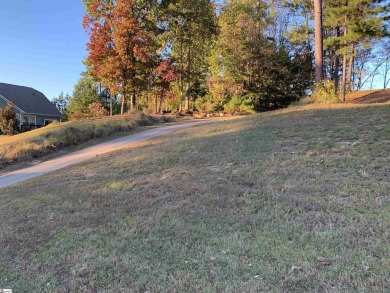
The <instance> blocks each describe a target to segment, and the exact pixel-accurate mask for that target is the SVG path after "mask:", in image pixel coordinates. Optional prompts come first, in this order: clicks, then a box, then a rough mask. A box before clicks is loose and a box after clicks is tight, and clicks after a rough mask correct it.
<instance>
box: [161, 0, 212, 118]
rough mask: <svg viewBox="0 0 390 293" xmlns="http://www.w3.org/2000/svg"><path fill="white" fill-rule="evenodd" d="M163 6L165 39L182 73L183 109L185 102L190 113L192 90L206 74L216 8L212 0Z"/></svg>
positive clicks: (168, 1)
mask: <svg viewBox="0 0 390 293" xmlns="http://www.w3.org/2000/svg"><path fill="white" fill-rule="evenodd" d="M160 7H161V10H162V11H163V16H162V23H163V24H164V27H165V34H164V39H165V40H166V43H167V46H168V50H169V51H170V52H171V55H172V59H173V60H174V62H175V64H176V67H177V68H178V69H179V72H180V75H179V79H178V86H179V88H180V107H182V101H183V100H184V102H185V103H184V109H185V110H186V111H188V110H189V109H190V100H191V90H192V89H191V87H192V86H193V85H194V83H195V80H197V79H198V78H199V77H201V76H202V75H203V74H206V73H207V69H208V68H207V67H208V64H207V57H208V56H209V54H210V49H211V44H212V40H213V37H214V36H215V34H216V17H215V6H214V4H213V2H212V1H210V0H163V1H162V3H161V6H160ZM180 110H181V109H180Z"/></svg>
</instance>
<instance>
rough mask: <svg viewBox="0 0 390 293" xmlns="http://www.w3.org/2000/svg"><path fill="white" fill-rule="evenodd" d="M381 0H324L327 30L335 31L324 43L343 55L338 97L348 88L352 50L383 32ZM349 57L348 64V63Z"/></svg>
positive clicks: (364, 45) (370, 41)
mask: <svg viewBox="0 0 390 293" xmlns="http://www.w3.org/2000/svg"><path fill="white" fill-rule="evenodd" d="M383 2H384V1H382V0H379V1H374V0H368V1H367V0H349V1H344V0H343V1H341V0H328V2H327V5H326V7H325V22H324V25H325V27H326V28H327V30H333V31H335V32H336V33H335V34H334V35H329V36H328V37H327V38H326V39H325V41H324V44H325V47H326V48H327V49H329V50H332V49H334V52H335V54H337V55H342V56H343V62H342V85H341V90H342V100H343V101H345V95H346V91H347V90H351V89H352V87H351V86H352V75H353V67H354V60H355V56H356V54H357V53H356V50H357V49H359V48H362V49H364V48H367V47H369V46H370V45H371V43H372V41H373V40H375V39H377V38H380V37H382V36H383V32H384V30H383V19H384V18H383V17H382V13H383V12H384V10H385V7H384V6H383ZM348 61H349V64H348Z"/></svg>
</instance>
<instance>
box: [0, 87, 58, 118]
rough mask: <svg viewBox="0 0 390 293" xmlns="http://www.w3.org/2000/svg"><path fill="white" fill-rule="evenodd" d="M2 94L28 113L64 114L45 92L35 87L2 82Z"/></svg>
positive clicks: (0, 91)
mask: <svg viewBox="0 0 390 293" xmlns="http://www.w3.org/2000/svg"><path fill="white" fill-rule="evenodd" d="M0 95H2V96H3V97H4V98H6V99H7V100H9V101H10V102H12V103H13V104H14V105H15V106H16V107H18V108H20V109H21V110H22V111H24V112H26V113H30V114H41V115H50V116H62V114H61V113H60V112H59V111H58V109H57V108H56V106H54V104H53V103H51V102H50V101H49V100H48V99H47V98H46V96H45V95H44V94H42V93H41V92H39V91H37V90H35V89H33V88H30V87H25V86H19V85H12V84H7V83H0Z"/></svg>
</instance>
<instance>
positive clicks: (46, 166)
mask: <svg viewBox="0 0 390 293" xmlns="http://www.w3.org/2000/svg"><path fill="white" fill-rule="evenodd" d="M205 122H206V121H205V120H202V121H196V122H188V123H183V124H176V125H169V126H163V127H159V128H154V129H150V130H146V131H142V132H138V133H134V134H131V135H129V136H125V137H121V138H118V139H115V140H111V141H108V142H105V143H101V144H98V145H95V146H92V147H89V148H86V149H84V150H81V151H77V152H73V153H70V154H68V155H65V156H62V157H59V158H57V159H53V160H50V161H46V162H43V163H40V164H37V165H35V166H32V167H28V168H25V169H22V170H18V171H15V172H11V173H8V174H5V175H3V176H0V188H3V187H6V186H10V185H13V184H16V183H19V182H21V181H25V180H28V179H31V178H34V177H38V176H41V175H44V174H47V173H49V172H53V171H55V170H58V169H62V168H65V167H67V166H70V165H73V164H76V163H79V162H82V161H85V160H88V159H91V158H93V157H96V156H98V155H103V154H107V153H110V152H114V151H117V150H121V149H125V148H127V147H130V146H131V145H132V144H135V143H138V142H142V141H145V140H148V139H151V138H154V137H157V136H161V135H164V134H166V133H169V132H172V131H175V130H178V129H182V128H187V127H191V126H194V125H199V124H202V123H205Z"/></svg>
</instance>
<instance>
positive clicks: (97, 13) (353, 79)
mask: <svg viewBox="0 0 390 293" xmlns="http://www.w3.org/2000/svg"><path fill="white" fill-rule="evenodd" d="M314 1H315V2H311V1H307V0H285V1H284V0H274V1H259V0H226V1H213V0H115V1H114V0H83V3H84V5H85V8H86V11H87V13H86V15H85V17H84V22H83V26H84V28H85V30H86V32H87V33H88V35H89V37H90V40H89V43H88V44H87V49H88V57H87V58H86V60H85V65H86V71H85V72H84V73H83V76H82V78H81V79H80V81H79V83H78V84H77V85H76V86H75V91H74V93H73V97H72V98H70V104H69V105H68V107H67V112H68V114H69V115H82V114H83V113H86V112H87V111H88V107H89V106H90V104H91V103H100V104H101V105H103V107H105V108H106V109H107V111H108V113H111V114H113V113H114V114H115V113H121V114H123V113H125V112H126V111H129V110H133V109H140V110H144V111H149V112H155V113H161V112H163V111H174V112H186V111H192V110H200V111H218V110H223V111H229V112H254V111H264V110H272V109H277V108H282V107H285V106H287V105H289V104H290V103H292V102H294V101H297V100H299V99H300V98H301V97H303V96H305V95H307V94H308V93H309V92H310V91H311V89H313V87H312V86H313V85H314V81H315V62H314V48H315V47H316V46H315V42H314V6H315V5H314V4H317V7H318V5H320V7H321V8H322V12H321V13H320V14H321V15H320V16H322V19H321V31H320V35H321V37H323V44H322V46H323V50H321V49H319V50H320V51H321V52H320V54H319V55H320V57H322V60H321V64H322V66H321V68H320V71H321V74H322V76H321V78H320V80H322V79H325V80H327V83H329V82H331V83H332V87H333V91H334V93H336V94H340V93H341V92H342V90H343V88H345V89H346V90H354V89H359V88H361V87H362V86H364V83H367V81H365V79H366V78H368V79H367V80H369V79H370V78H371V77H370V72H368V71H367V66H368V64H370V65H372V64H378V68H377V69H376V73H375V74H378V70H379V69H383V79H384V85H385V86H386V85H388V83H389V73H388V71H389V67H390V66H389V63H390V62H389V61H390V59H389V56H390V50H389V47H390V46H389V39H388V37H387V30H386V24H387V21H388V17H389V15H388V8H389V6H388V3H387V2H386V1H382V0H342V1H341V0H323V1H319V0H314ZM317 44H318V42H317ZM317 47H318V46H317ZM317 52H319V51H318V50H317ZM378 58H379V59H380V60H378ZM316 64H317V72H318V71H319V67H318V63H316ZM373 74H374V73H373ZM320 80H318V81H320ZM325 83H326V82H325ZM343 84H344V85H345V87H343ZM95 106H96V105H95Z"/></svg>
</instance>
